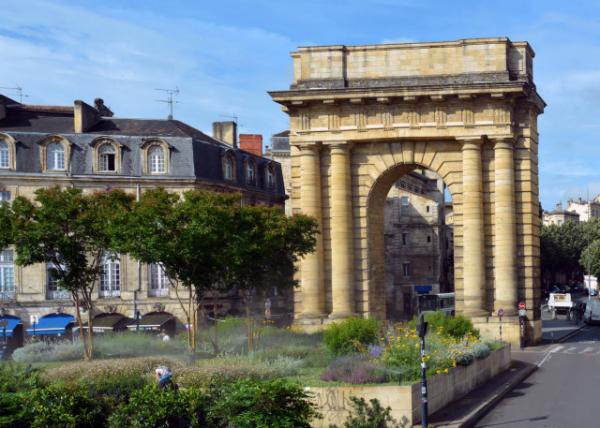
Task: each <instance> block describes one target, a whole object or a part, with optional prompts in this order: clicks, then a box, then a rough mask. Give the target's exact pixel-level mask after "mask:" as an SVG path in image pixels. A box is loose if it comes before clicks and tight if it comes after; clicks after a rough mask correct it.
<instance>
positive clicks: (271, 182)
mask: <svg viewBox="0 0 600 428" xmlns="http://www.w3.org/2000/svg"><path fill="white" fill-rule="evenodd" d="M266 175H267V176H266V181H267V188H268V189H273V188H274V187H275V171H274V170H273V165H269V166H267V172H266Z"/></svg>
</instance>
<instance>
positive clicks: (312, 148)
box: [293, 141, 322, 152]
mask: <svg viewBox="0 0 600 428" xmlns="http://www.w3.org/2000/svg"><path fill="white" fill-rule="evenodd" d="M293 146H294V147H297V148H298V149H299V150H300V151H301V152H318V151H319V150H321V147H322V145H321V142H320V141H311V142H308V143H306V142H304V143H299V144H293Z"/></svg>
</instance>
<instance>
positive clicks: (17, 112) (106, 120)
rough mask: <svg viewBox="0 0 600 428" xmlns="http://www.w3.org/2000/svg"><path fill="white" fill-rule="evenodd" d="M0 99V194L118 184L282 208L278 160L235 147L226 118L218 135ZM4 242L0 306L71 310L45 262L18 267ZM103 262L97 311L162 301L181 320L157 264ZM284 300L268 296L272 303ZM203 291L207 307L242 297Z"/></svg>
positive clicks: (85, 109)
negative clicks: (220, 195)
mask: <svg viewBox="0 0 600 428" xmlns="http://www.w3.org/2000/svg"><path fill="white" fill-rule="evenodd" d="M0 104H1V105H2V106H3V110H2V111H3V115H0V203H1V201H6V202H8V203H10V202H11V201H12V200H14V198H16V197H17V196H24V197H27V198H30V199H33V198H34V196H35V194H34V192H35V191H36V190H37V189H39V188H43V187H51V186H60V187H75V188H80V189H83V191H84V192H94V191H99V190H106V189H117V188H118V189H123V190H125V191H126V192H130V193H131V194H133V195H136V197H139V196H140V195H141V194H142V193H143V192H144V191H146V189H152V188H156V187H162V188H164V189H166V190H168V191H171V192H178V193H181V192H184V191H187V190H193V189H201V190H210V191H215V192H235V193H239V194H240V199H241V201H242V202H244V203H249V204H264V205H271V206H279V207H282V208H283V204H284V201H285V191H284V187H283V177H282V175H281V166H280V165H279V164H278V163H277V162H275V161H273V160H270V159H267V158H264V157H261V156H256V155H254V154H252V153H249V152H245V151H242V150H240V149H238V148H237V147H236V144H235V142H236V139H235V129H234V127H232V125H231V124H229V123H224V124H223V123H221V124H218V125H215V129H218V130H219V132H220V133H221V134H222V136H223V135H224V136H226V137H227V140H226V141H223V140H220V139H217V138H216V137H210V136H208V135H205V134H203V133H202V132H201V131H199V130H197V129H194V128H192V127H191V126H189V125H187V124H184V123H182V122H179V121H176V120H141V119H116V118H112V117H102V116H100V112H99V111H97V110H96V109H94V108H93V107H91V106H88V105H87V104H85V103H82V102H81V101H77V102H76V103H75V107H70V106H30V105H22V104H19V103H17V102H15V101H14V100H10V99H8V98H6V97H2V96H0ZM5 148H6V150H5ZM4 155H6V159H5V160H6V162H3V161H2V157H3V156H4ZM251 170H252V171H251ZM0 250H3V249H0ZM4 250H5V251H2V252H0V269H1V270H2V272H0V273H2V274H3V275H2V278H0V306H3V307H5V308H7V309H8V311H9V313H11V314H13V315H17V316H19V317H21V319H22V320H23V321H24V322H25V323H27V322H28V321H29V316H30V315H37V316H38V317H42V316H44V315H46V314H48V313H52V312H56V311H57V310H58V309H60V311H62V312H67V313H71V314H73V304H72V302H71V300H70V296H69V295H68V294H67V293H65V292H64V291H62V290H60V289H58V288H57V287H56V283H55V282H53V279H52V276H51V275H52V267H51V266H46V265H43V264H37V265H32V266H28V267H21V266H18V265H16V264H15V263H14V251H12V250H11V249H4ZM105 271H106V272H107V275H106V276H105V277H104V278H102V279H100V281H98V284H97V288H96V291H97V303H96V304H97V310H98V311H99V312H118V313H121V314H123V315H125V316H128V317H133V310H134V306H136V307H137V308H138V309H139V310H140V312H141V315H144V314H145V313H147V312H152V311H154V310H157V308H161V309H162V310H166V311H167V312H170V313H172V314H174V315H175V316H176V317H178V318H179V319H180V320H184V319H185V318H184V313H183V310H182V309H181V306H180V304H179V301H178V299H177V296H176V293H175V290H174V289H172V288H170V287H169V282H168V280H166V278H165V277H164V274H163V273H162V271H161V270H160V269H158V268H157V266H147V265H143V264H139V263H138V262H136V261H135V260H133V259H132V258H130V257H128V256H127V255H120V256H118V258H116V260H107V262H106V264H105ZM285 299H286V296H272V300H273V311H275V312H276V311H278V306H279V303H280V302H279V301H280V300H285ZM212 300H213V301H210V302H207V303H208V307H207V310H208V311H212V310H213V304H214V305H216V306H217V310H218V311H219V312H220V313H221V314H223V313H227V312H228V311H229V310H231V309H232V308H233V309H235V307H236V306H239V305H238V303H240V301H241V300H239V299H237V297H236V296H235V295H231V296H218V297H217V298H215V299H212ZM281 303H282V304H283V303H285V304H287V305H289V302H281ZM240 310H241V309H240ZM286 310H287V309H286Z"/></svg>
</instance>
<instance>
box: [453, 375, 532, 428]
mask: <svg viewBox="0 0 600 428" xmlns="http://www.w3.org/2000/svg"><path fill="white" fill-rule="evenodd" d="M528 366H529V367H525V368H524V369H523V370H522V371H521V372H520V373H518V374H517V375H516V376H515V377H514V378H512V379H511V380H510V381H509V382H508V383H506V384H505V385H503V386H502V388H501V389H500V391H498V392H497V393H496V394H495V395H494V396H493V397H492V398H491V399H489V400H488V401H486V402H485V403H482V404H481V405H480V406H479V407H478V408H477V409H475V411H473V413H471V414H470V415H469V416H467V417H466V418H465V419H463V420H461V421H459V422H457V423H456V424H455V425H451V426H452V427H456V428H470V427H472V426H474V425H475V424H476V423H477V422H478V421H479V420H480V419H481V418H483V417H484V416H485V415H486V414H487V413H488V412H489V411H490V410H492V408H494V407H495V406H496V405H497V404H498V402H500V401H501V400H502V399H503V398H504V397H505V396H506V394H508V393H509V392H511V391H512V390H513V389H514V388H515V387H516V386H517V385H519V384H520V383H521V382H523V381H524V380H525V379H527V378H528V377H529V376H531V374H532V373H533V372H534V371H536V370H537V368H538V367H537V366H536V365H534V364H531V365H529V364H528Z"/></svg>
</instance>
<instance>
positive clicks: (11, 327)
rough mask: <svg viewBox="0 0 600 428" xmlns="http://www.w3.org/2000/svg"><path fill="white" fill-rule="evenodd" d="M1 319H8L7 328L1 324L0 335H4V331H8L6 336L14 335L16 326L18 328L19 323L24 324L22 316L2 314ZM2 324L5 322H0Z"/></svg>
mask: <svg viewBox="0 0 600 428" xmlns="http://www.w3.org/2000/svg"><path fill="white" fill-rule="evenodd" d="M0 321H6V330H4V326H2V325H0V337H4V332H6V337H12V335H13V331H15V328H17V326H18V325H19V324H23V323H22V322H21V318H19V317H15V316H14V315H4V316H0ZM0 324H3V323H1V322H0Z"/></svg>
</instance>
